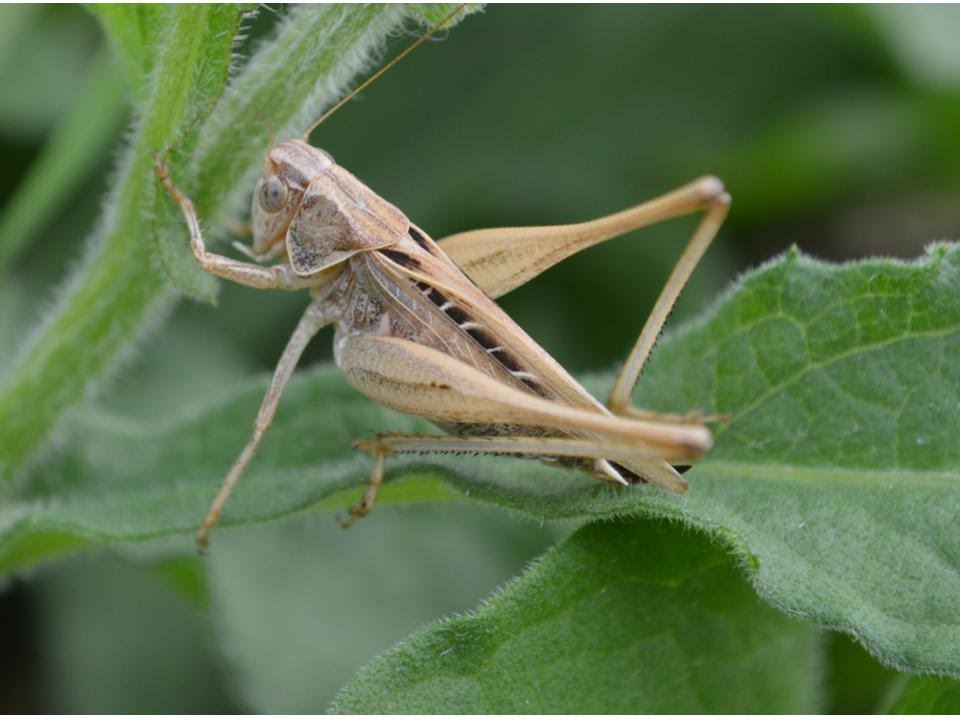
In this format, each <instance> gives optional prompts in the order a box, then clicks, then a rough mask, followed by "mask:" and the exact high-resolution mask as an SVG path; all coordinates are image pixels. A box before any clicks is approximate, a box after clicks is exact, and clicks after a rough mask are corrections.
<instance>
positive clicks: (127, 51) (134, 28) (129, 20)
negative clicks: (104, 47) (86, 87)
mask: <svg viewBox="0 0 960 720" xmlns="http://www.w3.org/2000/svg"><path fill="white" fill-rule="evenodd" d="M89 7H90V11H91V12H93V14H94V15H96V17H97V19H98V20H99V21H100V25H101V26H102V27H103V31H104V33H106V35H107V38H108V39H109V40H110V44H111V45H112V46H113V48H114V51H115V52H116V53H117V55H118V56H119V58H120V62H121V64H122V65H123V70H124V73H125V75H126V78H127V85H128V86H129V88H130V91H131V92H132V93H133V94H134V95H135V96H136V97H137V98H138V99H140V100H144V99H146V97H147V95H148V92H149V79H150V73H151V71H152V70H153V63H154V59H155V58H156V53H155V52H154V48H155V47H156V45H157V43H158V42H160V40H161V39H162V38H163V37H164V35H165V34H166V33H167V32H169V31H170V28H169V27H168V23H169V21H170V19H171V16H170V13H168V12H167V11H166V9H165V8H163V7H162V6H160V5H148V4H143V3H140V4H128V5H120V4H116V5H114V4H99V3H98V4H93V5H90V6H89Z"/></svg>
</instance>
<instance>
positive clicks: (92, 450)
mask: <svg viewBox="0 0 960 720" xmlns="http://www.w3.org/2000/svg"><path fill="white" fill-rule="evenodd" d="M958 294H960V247H958V246H943V245H942V246H937V247H935V248H934V249H932V250H931V253H930V254H929V255H928V256H927V257H925V258H924V259H923V260H921V261H918V262H916V263H913V264H902V263H898V262H894V261H887V260H869V261H863V262H857V263H851V264H847V265H841V266H834V265H829V264H825V263H820V262H817V261H814V260H811V259H808V258H805V257H802V256H800V255H799V254H797V253H792V254H790V255H789V256H787V257H785V258H782V259H780V260H779V261H777V262H774V263H771V264H769V265H767V266H766V267H764V268H762V269H760V270H758V271H756V272H754V273H752V274H750V275H748V276H747V277H745V278H744V279H743V280H742V281H741V282H740V283H739V285H738V286H737V287H736V288H735V290H734V291H732V292H731V293H729V294H728V295H727V297H726V298H724V299H723V300H722V301H721V302H720V303H719V304H718V305H717V306H716V307H715V308H714V310H713V311H712V312H711V313H710V314H709V316H708V317H705V318H703V319H702V320H701V321H700V322H698V323H695V324H694V325H692V326H690V327H688V328H686V329H685V330H683V331H682V332H680V333H678V334H676V335H674V336H673V337H670V338H669V339H667V340H666V341H664V343H663V344H662V346H661V347H660V348H659V349H658V350H657V352H656V353H655V355H654V357H653V359H652V362H651V364H650V366H649V368H648V370H647V372H646V374H645V377H644V380H643V382H642V383H641V387H640V392H639V396H638V398H639V400H640V401H641V402H642V403H643V404H645V405H647V406H650V407H654V408H656V409H660V410H674V411H676V410H685V409H689V408H694V407H702V408H704V409H706V410H716V411H721V412H728V413H731V414H732V416H733V418H732V421H731V422H730V423H729V424H727V425H724V426H722V427H719V428H718V430H717V432H716V442H715V446H714V449H713V451H712V452H711V454H710V455H709V456H708V457H707V458H706V459H705V460H704V461H703V462H701V463H700V464H699V465H697V466H696V467H695V468H694V469H692V470H691V471H690V472H689V473H688V474H687V478H688V480H689V481H690V486H691V490H690V492H689V494H688V495H686V496H684V497H676V496H672V495H667V494H666V493H663V492H661V491H659V490H656V489H653V488H649V487H643V486H640V487H633V488H630V489H627V490H621V489H618V488H612V487H607V486H602V485H599V484H597V483H596V482H595V481H593V480H592V479H590V478H588V477H584V476H581V475H578V474H575V473H569V472H565V471H562V470H558V469H551V468H548V467H546V466H543V465H541V464H539V463H536V462H532V461H523V460H511V459H504V458H470V459H462V458H448V457H439V458H436V459H433V458H429V459H427V458H424V459H420V458H413V459H410V458H404V459H401V458H398V459H391V461H390V463H389V465H388V469H389V477H390V478H391V479H392V480H397V479H399V478H401V477H407V478H408V480H407V481H406V482H403V483H397V482H391V483H388V485H387V490H386V493H385V495H386V498H385V499H386V500H387V501H389V499H390V496H391V493H396V494H399V495H408V496H410V495H412V496H414V497H416V498H418V499H421V500H422V499H431V498H432V499H442V498H444V497H449V495H450V492H451V491H450V490H449V489H448V488H449V487H453V488H456V489H457V490H458V491H459V492H460V493H462V494H464V495H468V496H470V497H473V498H476V499H480V500H482V501H484V502H487V503H493V504H496V505H500V506H503V507H506V508H509V509H512V510H515V511H518V512H521V513H524V514H527V515H530V516H534V517H538V518H545V519H573V520H577V521H585V520H589V519H592V518H602V517H611V516H617V515H628V514H636V513H648V514H654V515H662V516H668V517H672V518H679V519H682V520H683V521H685V522H688V523H690V524H691V525H694V526H697V527H700V528H704V529H705V530H707V531H708V532H710V533H714V534H716V535H718V536H720V537H722V538H724V539H725V540H726V541H727V542H729V543H730V545H731V546H733V547H734V548H736V549H737V552H738V553H739V554H740V555H741V558H742V560H743V562H744V563H745V564H746V565H747V566H748V567H749V568H750V574H751V579H752V581H753V583H754V585H755V587H756V589H757V591H758V592H759V593H760V594H761V596H762V597H764V598H765V599H767V600H768V601H770V602H772V603H773V604H775V605H776V606H778V607H780V608H782V609H784V610H787V611H788V612H791V613H794V614H797V615H800V616H803V617H807V618H810V619H813V620H815V621H817V622H819V623H821V624H823V625H826V626H830V627H833V628H838V629H841V630H844V631H846V632H848V633H850V634H852V635H854V636H855V637H856V638H857V639H859V640H860V641H861V642H862V643H863V644H864V645H865V646H866V647H867V648H868V650H870V652H872V653H873V654H874V655H876V656H877V657H879V658H880V659H881V660H883V661H885V662H887V663H890V664H896V665H898V666H900V667H905V668H911V669H915V670H920V671H928V672H929V671H938V672H941V673H954V674H960V658H958V655H957V653H956V648H957V647H958V646H960V606H958V605H957V603H956V602H955V599H956V598H957V597H958V596H960V568H958V558H960V531H958V526H957V522H956V518H957V516H958V512H960V494H958V493H957V484H958V480H960V476H958V474H957V470H956V467H957V462H958V460H960V458H958V455H960V444H957V443H956V442H955V441H954V439H955V436H956V432H957V429H956V427H955V425H956V418H957V417H958V413H957V409H958V403H960V298H958ZM606 382H609V378H607V379H606ZM606 382H604V381H600V382H597V383H595V384H594V388H595V389H596V390H601V389H602V387H601V386H603V385H605V384H606ZM262 391H263V383H256V384H255V385H254V384H250V385H247V386H246V387H243V388H238V389H237V390H236V392H235V394H233V395H232V396H231V397H229V398H228V399H226V400H224V401H222V402H220V403H217V404H216V405H215V406H213V407H207V408H204V409H200V410H194V411H191V412H190V413H188V414H185V415H184V416H182V417H179V418H175V419H172V420H170V421H168V422H167V423H166V424H163V425H155V426H152V427H151V426H143V425H142V424H138V423H134V422H131V421H129V420H127V419H124V418H117V417H105V416H88V417H87V418H85V419H84V420H83V422H80V423H78V424H77V425H76V426H75V427H74V433H75V435H74V437H73V439H72V441H71V447H72V450H71V451H70V452H66V453H64V454H63V455H62V456H61V457H60V458H59V459H58V460H57V461H56V462H55V463H52V464H50V465H48V466H47V467H46V468H45V469H44V473H43V477H42V484H41V483H40V482H39V478H38V482H37V483H36V484H35V485H34V486H33V487H32V488H31V490H30V493H29V494H24V495H23V496H22V497H21V498H20V500H19V501H18V502H17V503H15V504H12V505H9V506H8V507H7V508H6V509H5V511H4V512H5V514H4V516H3V518H2V519H0V526H2V530H0V558H2V562H0V565H2V567H4V568H6V569H10V568H12V567H16V566H18V565H23V564H25V563H27V562H30V561H32V560H35V559H37V558H38V557H40V556H43V555H48V554H51V553H53V552H57V551H59V550H60V549H61V547H62V546H64V545H66V546H67V547H69V546H70V544H71V543H73V544H76V543H80V542H92V541H103V540H111V539H121V538H138V537H149V536H155V535H162V534H168V533H176V532H183V531H187V530H192V529H194V528H195V527H196V524H197V522H198V519H199V517H200V515H202V512H203V509H204V508H205V506H206V504H207V502H208V501H209V499H210V497H211V496H212V494H213V492H214V488H215V487H216V485H217V484H218V482H219V481H220V479H221V478H222V476H223V474H224V472H225V470H226V469H227V468H228V467H229V465H230V462H231V461H232V459H233V456H234V455H235V453H236V452H237V451H238V450H239V448H240V447H241V446H242V444H243V442H244V440H245V439H246V436H247V434H248V432H249V427H250V425H249V423H250V419H251V418H252V417H253V416H254V414H255V411H256V407H257V405H258V403H259V399H260V395H261V393H262ZM598 394H599V393H598ZM429 429H430V426H429V425H428V424H427V423H425V422H423V421H419V420H415V419H412V418H409V417H406V416H402V415H399V414H397V413H393V412H390V411H388V410H385V409H382V408H379V407H377V406H376V405H374V404H373V403H370V402H368V401H366V400H365V399H363V398H362V397H360V396H359V395H358V394H357V393H356V392H355V391H353V390H352V389H351V388H349V387H348V386H347V385H346V383H345V382H344V381H343V380H342V379H341V378H340V376H339V374H338V373H337V372H336V371H335V370H333V369H331V368H320V369H318V370H315V371H313V372H310V373H303V374H301V375H300V377H299V378H298V379H296V380H295V381H294V383H293V384H292V385H291V387H290V388H289V389H288V391H287V394H286V397H285V398H284V403H283V405H282V407H281V409H280V412H279V415H278V417H277V419H276V421H275V423H274V427H273V429H272V431H271V433H270V434H269V435H268V438H267V440H266V441H265V443H264V445H263V447H262V450H261V452H260V454H259V456H258V459H257V461H256V462H255V463H254V465H253V466H252V467H251V469H250V473H249V477H247V478H246V479H245V481H244V482H243V483H241V485H240V487H239V489H238V492H237V493H236V495H235V497H234V498H233V499H232V500H231V504H230V506H229V507H228V509H227V514H226V518H225V522H226V523H244V522H253V521H257V520H263V519H266V518H271V517H277V516H280V515H283V514H286V513H290V512H293V511H295V510H298V509H300V508H304V507H308V506H310V505H313V504H316V503H318V502H320V501H321V500H324V501H325V502H327V503H329V504H333V505H338V506H342V505H344V504H346V503H347V502H350V501H352V500H354V499H355V497H356V495H357V491H356V490H354V491H351V492H350V493H348V494H347V495H346V496H344V495H342V494H341V495H338V494H337V493H338V491H341V490H345V489H347V488H350V487H352V486H356V485H358V484H360V483H362V482H364V480H365V476H366V473H367V471H368V469H369V460H368V458H366V457H362V456H359V455H357V454H355V453H353V452H352V451H350V450H349V443H350V441H351V440H353V439H355V438H357V437H364V436H369V435H370V434H371V433H373V432H377V431H387V430H396V431H408V432H409V431H419V432H423V431H429ZM117 458H122V459H123V460H122V463H121V462H120V461H119V460H118V459H117ZM438 479H442V480H444V481H446V482H445V483H443V484H441V483H438V482H437V480H438ZM366 522H376V519H375V514H374V517H373V518H371V519H370V520H368V521H366ZM186 542H188V541H187V540H186V538H185V543H186ZM920 588H922V591H920Z"/></svg>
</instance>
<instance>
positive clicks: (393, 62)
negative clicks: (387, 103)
mask: <svg viewBox="0 0 960 720" xmlns="http://www.w3.org/2000/svg"><path fill="white" fill-rule="evenodd" d="M464 7H466V3H463V4H461V5H458V6H457V7H456V8H454V9H453V11H451V12H450V14H449V15H447V16H446V17H445V18H443V19H442V20H441V21H440V22H438V23H437V24H436V25H434V26H433V27H432V28H430V30H429V31H428V32H426V33H424V34H423V35H421V36H420V37H418V38H417V39H416V41H415V42H414V43H413V44H411V45H410V46H409V47H408V48H407V49H406V50H404V51H403V52H402V53H400V54H399V55H397V56H396V57H395V58H394V59H393V60H391V61H390V62H388V63H387V64H386V65H384V66H383V67H382V68H380V69H379V70H377V71H376V72H375V73H374V74H373V75H371V76H370V77H368V78H367V79H366V80H364V81H363V82H362V83H360V85H359V86H357V88H356V89H355V90H353V91H352V92H351V93H350V94H348V95H347V96H346V97H345V98H343V99H342V100H341V101H340V102H338V103H337V104H336V105H334V106H333V107H332V108H330V109H329V110H327V111H326V112H325V113H324V114H323V115H321V116H320V119H319V120H317V121H316V122H315V123H314V124H313V125H311V126H310V127H309V128H307V131H306V132H305V133H304V134H303V141H304V142H306V141H307V138H309V137H310V133H312V132H313V131H314V130H316V129H317V127H318V126H319V125H320V123H322V122H323V121H324V120H326V119H327V118H328V117H330V116H331V115H333V114H334V113H335V112H336V111H337V110H339V109H340V108H342V107H343V106H344V105H346V104H347V103H348V102H350V101H351V100H353V98H354V97H355V96H356V95H357V94H358V93H361V92H363V91H364V90H365V89H366V88H368V87H369V86H370V85H371V84H372V83H373V82H375V81H376V80H377V79H378V78H379V77H380V76H381V75H383V74H384V73H385V72H386V71H387V70H389V69H390V68H392V67H393V66H394V65H396V64H397V63H398V62H400V61H401V60H403V58H404V57H406V56H407V55H409V54H410V53H412V52H413V51H414V50H416V49H417V48H418V47H419V46H420V45H421V44H422V43H425V42H426V41H427V40H429V39H430V36H431V35H433V34H434V33H435V32H437V30H439V29H440V28H442V27H443V26H444V25H446V24H447V23H448V22H450V21H451V20H453V18H454V17H456V16H457V15H458V14H460V12H461V11H462V10H463V9H464Z"/></svg>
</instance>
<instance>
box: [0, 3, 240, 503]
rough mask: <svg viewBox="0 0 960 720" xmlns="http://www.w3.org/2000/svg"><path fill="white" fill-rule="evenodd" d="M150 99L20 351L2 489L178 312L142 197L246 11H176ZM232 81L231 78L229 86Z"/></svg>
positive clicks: (1, 407) (6, 389) (7, 395)
mask: <svg viewBox="0 0 960 720" xmlns="http://www.w3.org/2000/svg"><path fill="white" fill-rule="evenodd" d="M169 12H170V13H172V16H173V19H172V21H171V26H170V28H171V31H170V32H169V33H167V34H166V35H167V40H166V42H165V43H164V44H163V46H162V47H161V48H160V50H159V54H158V57H157V59H156V66H155V82H154V83H153V89H152V93H151V96H150V98H149V100H148V101H147V103H146V104H145V105H144V107H143V108H142V111H141V112H142V117H141V118H140V121H139V123H138V130H137V133H136V136H135V137H134V139H133V141H132V143H131V145H130V147H129V148H128V150H127V152H126V153H125V156H124V158H123V160H122V162H121V167H120V170H119V172H118V180H117V183H116V185H115V187H114V190H113V191H112V193H111V196H110V198H108V200H107V204H106V207H105V211H104V215H105V217H104V220H103V221H102V223H101V225H100V228H99V229H98V231H97V232H96V233H95V235H94V238H93V239H92V241H91V242H90V243H89V244H88V246H87V254H86V257H85V258H84V260H83V262H82V263H81V264H80V266H79V268H78V269H77V271H76V272H75V274H74V275H73V277H72V278H71V280H70V281H69V282H68V284H67V285H66V286H65V287H64V288H63V290H62V291H61V295H60V298H59V300H58V301H57V303H56V305H55V306H54V308H53V311H52V313H51V314H50V315H48V316H47V318H46V320H45V321H44V322H43V324H42V325H41V326H40V327H39V328H38V329H37V330H36V331H35V332H34V335H33V337H32V339H31V341H30V342H28V343H26V344H25V345H24V347H23V348H22V349H21V352H20V354H19V355H20V357H19V360H18V362H17V364H16V365H15V367H14V369H13V370H12V372H11V373H10V374H9V375H8V376H7V377H6V378H5V379H4V380H5V382H4V383H3V385H2V387H0V486H2V485H5V484H6V485H9V483H10V481H11V479H12V478H13V477H14V476H15V474H16V473H17V472H18V471H19V470H20V469H21V468H22V466H23V465H24V463H25V462H26V461H27V460H29V459H30V458H31V457H32V456H33V455H34V453H36V452H37V450H38V449H39V448H40V447H41V446H42V444H43V443H44V442H45V441H46V440H47V438H48V436H49V433H50V432H51V431H52V429H53V428H54V426H55V425H56V423H57V422H58V420H59V419H60V417H61V416H62V414H63V412H64V411H65V410H66V409H67V408H69V407H70V406H71V405H73V404H74V403H76V402H77V401H78V400H80V399H81V398H82V397H83V396H84V395H85V394H86V393H88V392H90V391H91V390H92V387H93V385H94V383H95V382H96V381H97V380H98V379H99V378H101V377H102V376H103V374H104V373H106V372H108V371H109V370H110V369H111V368H112V367H114V366H115V365H116V363H117V362H118V361H119V360H120V359H121V358H122V357H123V355H124V354H125V353H126V352H127V351H128V349H129V348H130V347H131V345H132V343H133V342H134V341H135V340H136V339H137V338H138V337H139V336H140V335H142V333H143V332H144V331H145V330H146V329H147V327H146V326H147V325H148V324H149V323H151V322H156V320H157V319H158V318H159V317H161V316H162V314H163V312H164V310H165V309H166V308H167V307H168V306H169V305H170V301H171V294H170V293H169V291H167V290H166V288H164V286H163V282H162V280H161V278H160V277H159V276H158V274H157V272H156V270H155V268H154V267H153V261H152V253H151V250H150V247H151V246H150V244H149V243H145V242H144V239H145V231H146V229H147V227H148V223H147V221H146V219H145V217H144V212H143V206H144V198H146V197H149V195H150V193H151V192H152V190H153V186H154V180H153V172H152V163H153V161H152V157H151V153H152V151H153V149H155V148H157V147H159V146H162V145H163V144H164V143H166V142H172V141H173V139H174V138H176V137H177V135H178V133H179V132H180V131H181V129H182V123H183V121H184V119H185V118H186V117H187V116H189V115H190V112H191V110H192V109H193V108H194V107H195V106H196V104H197V103H203V102H205V97H206V96H207V95H208V94H209V92H210V88H209V87H203V86H200V85H199V84H198V82H197V81H198V77H199V73H192V72H184V68H191V67H196V66H207V65H214V66H216V65H217V64H218V63H220V64H222V65H223V66H224V67H226V66H227V65H228V64H229V60H230V55H231V51H232V45H233V33H234V32H235V31H236V28H237V23H238V19H239V13H238V12H237V11H235V10H233V9H232V8H223V7H221V8H215V7H212V6H206V7H204V8H200V9H198V8H192V7H187V6H180V7H178V8H170V9H169ZM223 79H224V81H225V79H226V78H225V77H224V78H223Z"/></svg>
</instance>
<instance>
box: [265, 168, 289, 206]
mask: <svg viewBox="0 0 960 720" xmlns="http://www.w3.org/2000/svg"><path fill="white" fill-rule="evenodd" d="M258 195H259V200H260V207H261V208H263V210H264V212H268V213H275V212H277V210H279V209H280V208H282V207H283V204H284V203H285V202H286V201H287V186H286V184H285V183H284V182H283V180H281V179H280V178H278V177H277V176H276V175H271V176H270V177H268V178H267V179H266V180H265V181H264V182H263V184H261V185H260V192H259V193H258Z"/></svg>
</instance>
